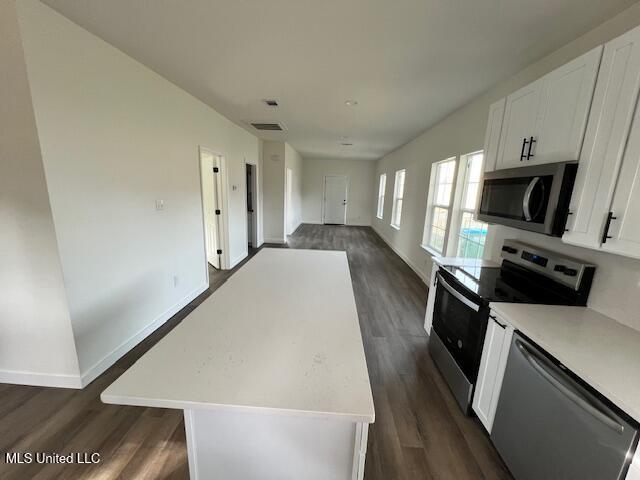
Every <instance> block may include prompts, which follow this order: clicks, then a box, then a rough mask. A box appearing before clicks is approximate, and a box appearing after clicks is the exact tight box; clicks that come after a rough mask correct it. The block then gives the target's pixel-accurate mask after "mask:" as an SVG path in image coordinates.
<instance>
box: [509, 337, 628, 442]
mask: <svg viewBox="0 0 640 480" xmlns="http://www.w3.org/2000/svg"><path fill="white" fill-rule="evenodd" d="M515 343H516V346H517V347H518V350H520V352H521V353H522V355H523V356H524V358H525V359H526V360H527V362H529V364H530V365H531V366H532V367H533V369H534V370H535V371H536V372H538V373H539V374H540V376H542V378H544V379H545V380H546V381H547V382H549V383H550V384H551V385H552V386H553V387H555V388H556V389H557V390H558V391H559V392H560V393H562V394H563V395H564V396H565V397H567V398H568V399H569V400H571V401H572V402H573V403H575V404H576V405H577V406H578V407H580V408H581V409H582V410H584V411H586V412H587V413H589V414H590V415H591V416H592V417H595V418H596V419H598V420H600V421H601V422H602V423H604V424H605V425H606V426H608V427H609V428H611V429H612V430H615V431H616V432H617V433H618V434H620V435H622V433H623V432H624V426H622V425H620V423H619V422H618V421H617V420H616V419H614V418H611V416H610V415H609V414H607V413H606V412H603V411H602V410H600V409H599V408H597V407H596V406H594V405H593V404H592V403H591V402H590V401H589V400H588V399H586V398H585V397H584V395H583V394H582V393H580V392H579V391H578V390H576V388H575V387H573V386H571V385H570V384H568V383H567V382H566V381H563V379H561V378H558V377H557V376H556V375H554V374H553V373H551V372H550V371H549V370H547V369H546V368H545V367H544V366H543V365H541V364H540V363H538V361H537V360H536V358H535V355H534V354H533V353H531V352H530V351H529V349H528V348H527V347H526V346H525V345H524V344H523V343H522V342H520V340H516V342H515Z"/></svg>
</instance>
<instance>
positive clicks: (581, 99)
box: [525, 46, 602, 164]
mask: <svg viewBox="0 0 640 480" xmlns="http://www.w3.org/2000/svg"><path fill="white" fill-rule="evenodd" d="M601 57H602V46H598V47H596V48H594V49H593V50H591V51H589V52H587V53H585V54H584V55H581V56H580V57H578V58H576V59H574V60H572V61H570V62H569V63H566V64H564V65H563V66H561V67H560V68H557V69H555V70H554V71H552V72H550V73H548V74H547V75H545V76H544V77H543V86H542V93H541V96H540V106H539V109H538V118H537V120H536V122H537V123H536V128H535V131H536V132H537V136H535V137H534V140H535V143H534V144H533V146H532V147H531V149H530V153H531V155H532V157H531V158H529V159H528V160H526V162H525V163H527V164H542V163H552V162H566V161H571V160H578V155H579V154H580V149H581V147H582V140H583V138H584V131H585V127H586V125H587V117H588V116H589V107H590V106H591V99H592V97H593V90H594V88H595V84H596V76H597V74H598V67H599V66H600V58H601ZM534 135H535V134H534Z"/></svg>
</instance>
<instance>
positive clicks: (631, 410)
mask: <svg viewBox="0 0 640 480" xmlns="http://www.w3.org/2000/svg"><path fill="white" fill-rule="evenodd" d="M500 305H501V303H500V302H492V303H490V304H489V307H490V308H491V310H495V311H496V313H498V314H499V315H500V316H501V318H502V319H503V320H505V321H506V322H508V323H509V324H510V325H511V326H512V327H513V328H514V329H515V330H516V331H519V332H522V333H523V334H524V335H526V336H527V337H528V338H530V339H531V340H533V341H534V342H535V343H537V344H538V345H539V346H540V347H541V348H542V349H543V350H545V351H546V352H547V353H549V354H550V355H551V356H552V357H554V358H556V359H557V360H558V361H559V362H560V363H562V364H563V365H564V366H565V367H567V368H568V369H569V370H570V371H571V372H573V373H574V374H575V375H577V376H578V377H579V378H581V379H582V380H583V381H584V382H585V383H586V384H588V385H589V386H591V388H593V389H594V390H596V391H597V392H598V393H600V394H601V395H603V396H604V397H605V398H607V399H608V400H609V401H610V402H611V403H613V404H614V405H616V406H617V407H618V408H619V409H620V410H622V411H623V412H625V413H626V414H627V415H629V416H630V417H631V418H633V419H634V420H635V421H636V422H638V423H640V409H638V408H637V407H633V406H630V405H629V404H628V403H627V401H626V400H623V399H621V398H620V397H619V396H618V395H616V394H614V393H612V392H611V391H610V390H609V389H608V388H606V387H605V386H603V385H602V384H601V383H599V382H597V381H595V380H593V379H592V378H591V376H590V374H589V372H588V371H586V370H585V369H584V368H583V367H580V366H578V365H575V364H574V363H573V362H572V361H571V360H567V359H566V358H563V357H564V355H563V354H562V352H559V351H557V350H556V349H554V348H552V347H549V346H548V345H546V344H545V342H544V339H542V338H540V337H539V336H538V335H536V334H534V333H532V332H531V331H529V330H528V329H527V328H523V327H522V326H521V325H519V324H518V322H517V320H516V321H515V322H514V321H513V320H512V319H511V316H510V314H508V313H505V312H504V311H502V310H501V309H500ZM575 308H585V309H588V307H575ZM593 312H594V313H595V314H597V315H600V316H602V318H604V319H609V320H610V321H612V322H616V321H615V320H614V319H612V318H610V317H607V316H606V315H604V314H601V313H599V312H596V311H594V310H593ZM616 323H618V322H616Z"/></svg>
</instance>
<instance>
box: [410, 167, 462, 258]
mask: <svg viewBox="0 0 640 480" xmlns="http://www.w3.org/2000/svg"><path fill="white" fill-rule="evenodd" d="M448 162H454V167H453V180H452V182H451V192H450V194H449V204H448V205H444V204H440V203H437V202H436V187H437V184H438V178H437V177H438V168H439V166H440V165H442V164H444V163H448ZM458 165H459V161H458V156H457V155H454V156H451V157H448V158H445V159H444V160H439V161H437V162H433V163H432V164H431V172H430V177H429V193H428V196H427V208H426V211H425V217H424V226H423V229H422V240H421V241H420V246H421V247H422V248H423V249H425V250H426V251H427V252H429V253H430V254H432V255H435V256H438V257H442V256H444V255H445V252H447V246H448V243H449V242H448V240H449V231H450V230H451V217H452V215H451V212H452V210H453V202H454V199H455V190H456V187H457V185H456V179H457V175H458ZM436 208H443V209H446V210H447V224H446V228H445V231H444V243H443V246H442V251H439V250H438V249H437V248H436V247H434V246H432V245H430V244H429V239H430V238H431V229H432V227H433V216H434V212H435V209H436Z"/></svg>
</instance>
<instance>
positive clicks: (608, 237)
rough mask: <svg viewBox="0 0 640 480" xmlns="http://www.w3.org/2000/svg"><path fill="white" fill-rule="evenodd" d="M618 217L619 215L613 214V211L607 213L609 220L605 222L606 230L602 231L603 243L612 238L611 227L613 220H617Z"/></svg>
mask: <svg viewBox="0 0 640 480" xmlns="http://www.w3.org/2000/svg"><path fill="white" fill-rule="evenodd" d="M617 219H618V217H614V216H613V212H609V213H607V220H606V222H605V224H604V232H602V240H601V243H607V240H609V239H610V238H613V237H612V236H611V235H609V229H610V228H611V220H617Z"/></svg>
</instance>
